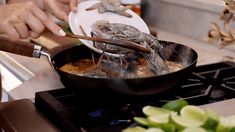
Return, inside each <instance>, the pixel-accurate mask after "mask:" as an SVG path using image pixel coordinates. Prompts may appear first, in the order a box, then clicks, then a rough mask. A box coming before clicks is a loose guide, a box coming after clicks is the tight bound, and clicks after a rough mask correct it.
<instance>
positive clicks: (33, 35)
mask: <svg viewBox="0 0 235 132" xmlns="http://www.w3.org/2000/svg"><path fill="white" fill-rule="evenodd" d="M29 34H30V37H31V38H38V37H39V36H40V33H37V32H34V31H29Z"/></svg>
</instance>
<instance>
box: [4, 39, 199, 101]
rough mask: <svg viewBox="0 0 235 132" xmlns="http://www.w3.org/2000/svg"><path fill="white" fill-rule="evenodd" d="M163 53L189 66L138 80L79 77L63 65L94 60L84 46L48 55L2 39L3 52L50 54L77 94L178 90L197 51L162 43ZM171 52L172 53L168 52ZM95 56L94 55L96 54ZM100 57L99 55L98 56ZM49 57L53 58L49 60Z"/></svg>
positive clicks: (64, 82) (136, 93)
mask: <svg viewBox="0 0 235 132" xmlns="http://www.w3.org/2000/svg"><path fill="white" fill-rule="evenodd" d="M160 43H161V44H162V45H163V46H164V48H163V49H164V50H162V51H161V52H160V54H161V56H162V57H163V58H164V59H167V60H171V61H174V62H178V63H181V64H184V65H186V66H185V68H183V69H181V70H179V71H176V72H171V73H168V74H164V75H158V76H153V77H146V78H135V79H110V78H95V77H85V76H79V75H75V74H71V73H67V72H64V71H62V70H60V67H62V66H63V65H64V64H66V63H68V62H73V61H77V60H78V59H81V58H91V50H90V49H88V48H87V47H85V46H84V45H82V46H75V47H70V48H67V49H64V50H61V51H59V52H57V53H55V54H54V55H53V56H49V55H48V54H47V53H45V52H43V51H42V48H41V47H40V46H38V45H35V44H33V43H29V42H22V41H17V42H11V41H9V40H8V39H5V38H2V37H0V50H2V51H6V52H11V53H15V54H20V55H24V56H28V57H38V58H39V57H40V55H41V54H43V55H47V56H48V58H49V62H50V63H51V65H52V66H53V68H54V69H55V70H56V71H57V73H58V74H59V76H60V79H61V82H62V83H63V84H64V86H65V87H66V88H72V89H73V90H75V91H76V92H88V93H89V92H92V93H95V92H100V91H107V90H112V91H115V92H119V93H122V94H126V95H134V96H137V95H151V94H158V93H161V92H165V91H167V90H169V89H174V88H177V87H176V85H180V84H181V82H182V81H183V80H184V79H185V77H186V76H187V74H189V73H191V72H192V70H193V68H194V67H195V66H196V63H197V58H198V55H197V53H196V51H195V50H193V49H191V48H189V47H187V46H184V45H182V44H178V43H173V42H167V41H160ZM169 49H171V50H169ZM94 54H95V53H94ZM96 55H99V54H96ZM50 57H51V58H52V59H50Z"/></svg>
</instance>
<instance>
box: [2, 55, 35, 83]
mask: <svg viewBox="0 0 235 132" xmlns="http://www.w3.org/2000/svg"><path fill="white" fill-rule="evenodd" d="M0 58H1V59H0V63H1V64H2V65H3V66H4V67H6V68H7V69H8V70H9V71H10V72H12V73H13V74H14V75H15V76H16V77H17V78H19V79H20V80H21V81H22V82H24V81H27V80H29V79H30V78H32V77H34V76H35V74H34V73H33V72H31V71H30V70H29V69H27V68H26V67H24V66H23V65H21V64H20V63H19V62H17V61H16V60H15V59H13V58H12V57H10V56H9V55H8V54H7V53H5V52H0Z"/></svg>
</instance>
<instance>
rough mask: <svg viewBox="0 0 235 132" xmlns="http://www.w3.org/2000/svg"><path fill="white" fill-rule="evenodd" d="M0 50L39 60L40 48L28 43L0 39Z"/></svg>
mask: <svg viewBox="0 0 235 132" xmlns="http://www.w3.org/2000/svg"><path fill="white" fill-rule="evenodd" d="M0 50H1V51H6V52H10V53H15V54H18V55H23V56H28V57H36V58H39V57H40V55H41V50H42V47H41V46H39V45H35V44H33V43H29V42H23V41H10V40H9V39H7V38H3V37H0Z"/></svg>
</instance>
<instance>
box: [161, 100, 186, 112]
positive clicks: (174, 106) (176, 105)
mask: <svg viewBox="0 0 235 132" xmlns="http://www.w3.org/2000/svg"><path fill="white" fill-rule="evenodd" d="M187 105H188V102H187V101H185V100H183V99H180V100H174V101H170V102H168V103H166V104H164V105H163V106H162V108H164V109H168V110H172V111H176V112H180V110H181V109H182V108H183V107H185V106H187Z"/></svg>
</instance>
